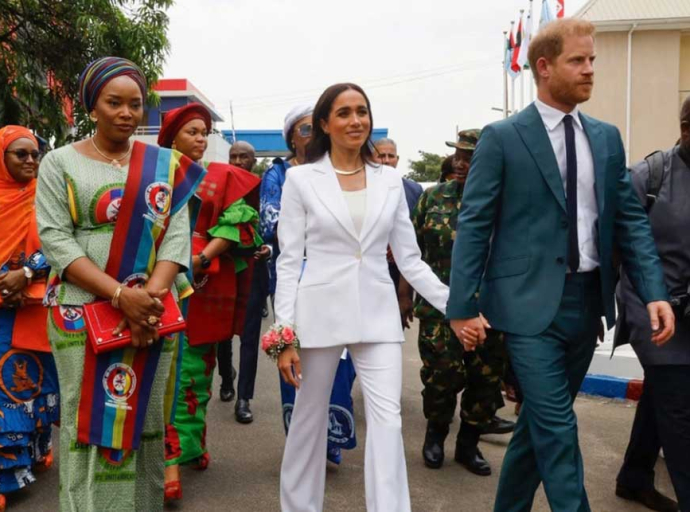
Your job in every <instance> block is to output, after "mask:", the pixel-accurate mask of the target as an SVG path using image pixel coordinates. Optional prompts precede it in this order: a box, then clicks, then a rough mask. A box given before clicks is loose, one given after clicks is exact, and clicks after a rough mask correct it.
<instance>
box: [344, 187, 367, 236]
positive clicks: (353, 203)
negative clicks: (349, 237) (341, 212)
mask: <svg viewBox="0 0 690 512" xmlns="http://www.w3.org/2000/svg"><path fill="white" fill-rule="evenodd" d="M343 197H345V203H347V209H348V210H350V217H352V223H353V224H354V225H355V232H356V233H357V235H359V234H360V233H361V232H362V226H363V225H364V217H366V215H367V189H366V188H363V189H362V190H354V191H350V190H343Z"/></svg>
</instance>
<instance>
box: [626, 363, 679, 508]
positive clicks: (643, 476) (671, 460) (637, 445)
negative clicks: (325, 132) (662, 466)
mask: <svg viewBox="0 0 690 512" xmlns="http://www.w3.org/2000/svg"><path fill="white" fill-rule="evenodd" d="M660 448H663V449H664V457H665V458H666V466H667V468H668V472H669V474H670V475H671V481H672V482H673V488H674V489H675V491H676V497H677V498H678V504H679V506H680V510H681V511H682V512H690V365H660V366H645V367H644V388H643V390H642V396H641V397H640V402H639V403H638V404H637V412H636V414H635V421H634V423H633V428H632V433H631V434H630V444H629V445H628V450H627V451H626V453H625V460H624V462H623V467H622V468H621V470H620V473H619V474H618V483H619V484H620V485H622V486H625V487H628V488H630V489H651V488H653V487H654V466H655V464H656V460H657V457H658V456H659V449H660Z"/></svg>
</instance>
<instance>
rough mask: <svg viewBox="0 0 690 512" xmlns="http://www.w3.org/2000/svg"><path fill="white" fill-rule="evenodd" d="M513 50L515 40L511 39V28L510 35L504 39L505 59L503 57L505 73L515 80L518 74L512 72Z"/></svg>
mask: <svg viewBox="0 0 690 512" xmlns="http://www.w3.org/2000/svg"><path fill="white" fill-rule="evenodd" d="M514 49H515V39H513V30H512V27H511V30H510V35H509V36H508V37H507V38H506V57H505V68H506V72H507V73H508V74H509V75H510V76H511V77H512V78H515V77H517V76H518V74H517V73H516V72H515V71H513V50H514Z"/></svg>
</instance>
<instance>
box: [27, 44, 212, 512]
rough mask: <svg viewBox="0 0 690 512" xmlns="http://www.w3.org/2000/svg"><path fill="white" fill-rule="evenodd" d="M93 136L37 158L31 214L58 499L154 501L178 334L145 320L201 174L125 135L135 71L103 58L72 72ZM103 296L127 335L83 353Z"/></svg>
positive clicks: (71, 503)
mask: <svg viewBox="0 0 690 512" xmlns="http://www.w3.org/2000/svg"><path fill="white" fill-rule="evenodd" d="M80 88H81V89H80V99H81V102H82V105H83V106H84V108H85V109H86V111H87V112H88V113H89V117H90V118H91V120H92V121H93V122H94V123H95V125H96V131H95V133H94V135H93V136H92V137H89V138H87V139H85V140H82V141H79V142H76V143H74V144H71V145H69V146H65V147H62V148H59V149H56V150H54V151H51V152H50V153H48V154H47V155H46V156H45V158H44V159H43V160H42V162H41V166H40V170H39V179H38V190H37V194H36V214H37V217H38V228H39V233H40V237H41V242H42V244H43V250H44V253H45V255H46V258H47V260H48V262H49V263H50V265H51V274H50V277H49V281H48V291H47V293H46V303H47V305H49V306H50V309H49V313H48V317H49V320H48V335H49V339H50V342H51V345H52V348H53V354H54V355H55V361H56V365H57V368H58V376H59V380H60V392H61V417H60V421H61V425H60V509H61V510H73V511H77V510H98V511H101V510H113V509H117V510H122V511H125V510H128V511H143V510H146V511H147V512H148V511H155V510H161V509H162V508H163V482H164V466H165V464H164V463H165V460H164V457H163V453H164V430H165V424H164V414H163V404H164V402H163V401H164V392H165V387H166V382H167V379H168V375H169V373H170V366H171V358H172V354H173V352H174V349H175V346H176V337H177V336H168V337H159V335H158V331H157V326H158V324H159V321H160V317H161V315H162V314H163V313H164V311H165V308H164V307H163V303H162V301H163V300H164V299H165V297H166V296H167V294H168V292H172V293H173V294H174V295H176V294H177V291H176V290H175V288H174V286H173V281H174V279H175V277H176V276H177V274H178V273H180V272H184V271H186V269H187V267H188V266H189V264H190V260H191V243H190V237H189V222H190V221H189V210H188V208H187V202H188V200H189V198H190V197H191V196H192V195H193V194H194V191H195V190H196V187H197V186H198V184H199V183H200V181H201V179H202V178H203V175H204V173H205V171H204V169H203V168H202V167H200V166H198V165H196V164H195V163H194V162H192V161H191V160H189V159H188V158H187V157H185V156H183V155H181V154H179V153H178V152H176V151H171V150H168V149H161V148H158V147H155V146H148V145H146V144H142V143H140V142H132V141H131V140H130V137H131V136H132V134H133V133H134V131H135V129H136V128H137V126H138V125H139V123H140V122H141V119H142V117H143V113H144V101H145V99H146V93H147V87H146V80H145V78H144V75H143V73H142V72H141V70H140V69H139V68H138V67H137V66H136V65H135V64H134V63H132V62H130V61H128V60H126V59H121V58H117V57H105V58H101V59H98V60H96V61H94V62H92V63H91V64H89V65H88V66H87V67H86V69H85V70H84V72H83V73H82V75H81V77H80ZM102 299H105V300H106V301H109V302H110V304H111V305H112V306H113V308H115V309H117V310H119V311H118V313H119V314H121V315H122V316H123V317H124V318H123V320H122V322H121V323H120V326H119V327H117V328H116V329H115V331H114V332H113V335H114V336H116V335H117V334H118V333H121V332H123V329H125V328H126V329H128V330H129V332H130V333H131V345H130V346H128V347H126V348H122V349H117V350H113V351H109V352H104V353H99V354H96V353H95V351H94V349H93V346H92V341H93V340H90V339H88V334H87V329H86V325H85V321H84V308H83V306H84V305H87V304H90V303H92V302H94V301H96V300H102Z"/></svg>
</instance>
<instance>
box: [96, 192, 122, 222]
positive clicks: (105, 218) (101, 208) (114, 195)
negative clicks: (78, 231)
mask: <svg viewBox="0 0 690 512" xmlns="http://www.w3.org/2000/svg"><path fill="white" fill-rule="evenodd" d="M124 192H125V191H124V188H123V186H122V184H112V185H107V186H106V187H104V188H102V189H100V190H99V191H98V192H96V196H95V197H96V198H95V200H94V201H93V202H92V203H91V220H92V221H93V223H94V224H95V225H99V224H112V223H114V222H115V221H116V220H117V216H118V214H119V213H120V206H121V205H122V196H123V195H124Z"/></svg>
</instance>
